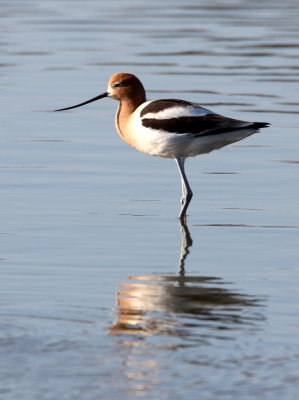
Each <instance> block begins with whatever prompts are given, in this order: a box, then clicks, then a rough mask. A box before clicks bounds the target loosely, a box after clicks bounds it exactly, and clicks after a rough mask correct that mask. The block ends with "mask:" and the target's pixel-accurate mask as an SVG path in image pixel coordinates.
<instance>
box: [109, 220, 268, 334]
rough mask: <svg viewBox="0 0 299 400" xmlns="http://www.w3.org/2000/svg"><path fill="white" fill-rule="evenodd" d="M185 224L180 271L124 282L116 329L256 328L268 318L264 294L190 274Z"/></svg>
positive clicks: (190, 331)
mask: <svg viewBox="0 0 299 400" xmlns="http://www.w3.org/2000/svg"><path fill="white" fill-rule="evenodd" d="M180 228H181V232H182V242H181V251H180V258H179V273H178V274H177V275H165V276H164V275H163V276H156V275H154V276H131V277H129V280H130V281H131V282H130V283H121V284H120V285H119V292H118V295H117V318H116V321H115V323H114V324H113V326H112V327H111V328H110V333H111V334H113V335H116V334H123V333H125V334H134V335H171V336H176V337H188V336H192V338H195V337H197V339H199V338H201V339H203V338H204V337H207V336H208V337H210V338H211V337H213V335H214V336H215V337H218V338H223V339H228V335H229V332H232V331H235V330H239V329H243V328H246V329H248V328H252V329H255V327H256V324H257V322H258V321H261V320H263V316H262V314H261V313H260V312H259V306H260V304H261V299H258V298H256V297H253V296H249V295H245V294H242V293H239V292H238V291H234V290H232V289H231V286H232V285H231V283H226V282H224V281H223V280H222V279H221V278H217V277H208V276H187V275H186V273H185V264H186V259H187V257H188V254H189V253H190V248H191V246H192V238H191V235H190V232H189V229H188V226H187V223H186V220H184V221H180ZM248 310H251V311H248Z"/></svg>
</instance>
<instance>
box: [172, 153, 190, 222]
mask: <svg viewBox="0 0 299 400" xmlns="http://www.w3.org/2000/svg"><path fill="white" fill-rule="evenodd" d="M175 161H176V163H177V166H178V168H179V171H180V175H181V179H182V193H183V197H182V200H181V203H182V208H181V211H180V215H179V219H180V220H182V219H184V218H185V217H186V211H187V208H188V206H189V203H190V201H191V199H192V196H193V193H192V190H191V187H190V185H189V182H188V179H187V177H186V174H185V169H184V162H185V159H184V158H181V157H178V158H176V159H175Z"/></svg>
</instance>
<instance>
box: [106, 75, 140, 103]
mask: <svg viewBox="0 0 299 400" xmlns="http://www.w3.org/2000/svg"><path fill="white" fill-rule="evenodd" d="M108 96H109V97H111V98H112V99H115V100H119V101H130V102H133V103H134V104H135V105H136V104H138V105H137V107H138V106H139V105H140V104H142V103H144V102H145V90H144V87H143V85H142V83H141V82H140V80H139V79H138V78H137V77H136V76H135V75H132V74H127V73H125V72H119V73H117V74H114V75H112V76H111V78H110V79H109V83H108Z"/></svg>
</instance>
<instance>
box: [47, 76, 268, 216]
mask: <svg viewBox="0 0 299 400" xmlns="http://www.w3.org/2000/svg"><path fill="white" fill-rule="evenodd" d="M105 97H110V98H112V99H114V100H117V101H119V105H118V109H117V112H116V115H115V127H116V130H117V132H118V134H119V136H120V137H121V138H122V139H123V140H124V141H125V142H126V143H127V144H128V145H130V146H132V147H134V148H135V149H137V150H139V151H141V152H144V153H147V154H149V155H151V156H156V157H162V158H171V159H174V160H175V162H176V164H177V166H178V169H179V173H180V177H181V184H182V198H181V209H180V213H179V219H180V221H183V220H186V211H187V209H188V206H189V204H190V201H191V199H192V196H193V192H192V190H191V187H190V184H189V182H188V179H187V176H186V172H185V160H186V158H188V157H194V156H197V155H201V154H206V153H210V152H211V151H213V150H216V149H220V148H222V147H224V146H226V145H229V144H231V143H234V142H237V141H239V140H242V139H244V138H246V137H248V136H250V135H252V134H253V133H256V132H258V131H259V130H260V129H261V128H265V127H267V126H269V125H270V124H269V123H267V122H249V121H242V120H238V119H234V118H228V117H225V116H222V115H220V114H217V113H215V112H213V111H211V110H209V109H207V108H204V107H202V106H200V105H199V104H197V103H194V102H190V101H186V100H180V99H172V98H166V99H158V100H147V99H146V92H145V89H144V86H143V84H142V83H141V81H140V80H139V79H138V78H137V77H136V76H135V75H133V74H130V73H125V72H119V73H116V74H114V75H112V76H111V78H110V79H109V82H108V89H107V91H105V92H104V93H102V94H100V95H98V96H96V97H93V98H91V99H89V100H87V101H84V102H83V103H80V104H76V105H74V106H71V107H65V108H60V109H57V110H54V111H65V110H71V109H73V108H76V107H81V106H83V105H85V104H88V103H91V102H93V101H96V100H100V99H102V98H105Z"/></svg>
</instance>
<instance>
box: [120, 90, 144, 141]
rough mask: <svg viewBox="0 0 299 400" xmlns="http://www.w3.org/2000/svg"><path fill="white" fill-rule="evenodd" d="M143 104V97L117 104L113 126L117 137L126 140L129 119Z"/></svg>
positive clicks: (124, 100)
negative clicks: (117, 134)
mask: <svg viewBox="0 0 299 400" xmlns="http://www.w3.org/2000/svg"><path fill="white" fill-rule="evenodd" d="M144 102H145V95H144V96H140V97H138V98H137V97H136V98H134V99H132V98H129V99H122V100H121V101H120V103H119V106H118V109H117V113H116V116H115V126H116V129H117V132H118V133H119V135H120V136H121V137H122V138H123V139H124V140H125V141H127V140H126V131H127V127H128V125H129V121H130V117H131V116H132V114H133V113H134V111H135V110H136V109H137V108H138V107H139V106H140V105H141V104H142V103H144Z"/></svg>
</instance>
